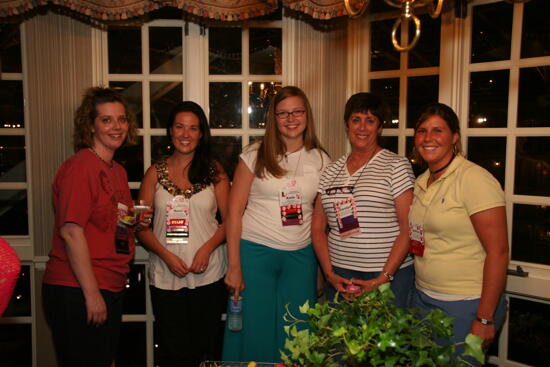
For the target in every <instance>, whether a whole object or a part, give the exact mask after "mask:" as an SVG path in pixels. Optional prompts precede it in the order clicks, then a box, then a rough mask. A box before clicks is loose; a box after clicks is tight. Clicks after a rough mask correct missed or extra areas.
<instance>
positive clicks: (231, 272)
mask: <svg viewBox="0 0 550 367" xmlns="http://www.w3.org/2000/svg"><path fill="white" fill-rule="evenodd" d="M224 281H225V285H226V286H227V288H229V291H230V292H231V293H232V294H233V296H235V299H237V298H239V294H240V293H241V292H242V291H243V289H244V282H243V272H242V270H241V267H240V266H234V267H229V269H227V274H226V275H225V280H224Z"/></svg>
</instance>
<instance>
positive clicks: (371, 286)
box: [353, 275, 388, 292]
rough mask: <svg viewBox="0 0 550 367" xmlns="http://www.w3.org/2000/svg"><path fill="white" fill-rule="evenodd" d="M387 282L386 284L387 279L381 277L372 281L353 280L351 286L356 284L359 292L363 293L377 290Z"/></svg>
mask: <svg viewBox="0 0 550 367" xmlns="http://www.w3.org/2000/svg"><path fill="white" fill-rule="evenodd" d="M387 282H388V279H387V278H386V277H384V276H383V275H382V276H379V277H377V278H374V279H369V280H359V279H353V284H357V285H358V286H360V287H361V291H363V292H372V291H373V290H375V289H377V288H378V287H379V286H380V285H382V284H384V283H387Z"/></svg>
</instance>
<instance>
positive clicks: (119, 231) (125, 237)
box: [115, 203, 130, 255]
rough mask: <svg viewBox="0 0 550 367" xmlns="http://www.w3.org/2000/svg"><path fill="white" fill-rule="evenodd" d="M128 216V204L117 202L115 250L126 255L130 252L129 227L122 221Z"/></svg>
mask: <svg viewBox="0 0 550 367" xmlns="http://www.w3.org/2000/svg"><path fill="white" fill-rule="evenodd" d="M127 216H128V206H127V205H125V204H123V203H118V204H117V225H116V230H115V251H116V253H117V254H124V255H128V254H129V253H130V246H129V238H130V234H129V233H128V231H129V229H128V227H127V224H126V223H125V221H124V218H126V217H127Z"/></svg>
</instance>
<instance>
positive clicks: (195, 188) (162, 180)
mask: <svg viewBox="0 0 550 367" xmlns="http://www.w3.org/2000/svg"><path fill="white" fill-rule="evenodd" d="M156 167H157V178H158V182H159V184H161V185H162V187H164V188H165V189H166V191H168V192H169V193H170V194H172V196H184V197H185V198H186V199H190V198H191V196H193V195H195V194H197V193H199V192H201V191H202V190H204V189H205V188H207V187H208V186H210V183H205V182H200V183H195V184H193V185H191V187H189V188H187V189H185V190H183V189H181V188H179V187H178V186H176V184H174V183H173V182H172V180H170V177H168V161H167V157H163V158H161V159H160V160H159V161H158V162H157V163H156ZM208 175H209V178H210V180H211V182H213V178H214V176H215V172H214V167H213V166H212V165H211V166H209V167H208Z"/></svg>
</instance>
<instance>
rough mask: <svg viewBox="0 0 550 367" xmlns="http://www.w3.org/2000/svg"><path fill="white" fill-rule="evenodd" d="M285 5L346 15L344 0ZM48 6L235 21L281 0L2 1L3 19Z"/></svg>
mask: <svg viewBox="0 0 550 367" xmlns="http://www.w3.org/2000/svg"><path fill="white" fill-rule="evenodd" d="M282 5H283V6H284V7H287V8H289V9H292V10H294V11H298V12H302V13H306V14H308V15H310V16H311V17H313V18H315V19H331V18H335V17H339V16H342V15H345V14H346V13H345V8H344V2H343V0H283V1H282ZM45 6H54V7H56V8H60V9H63V10H68V11H70V12H75V13H77V14H80V15H83V16H86V17H89V18H91V19H92V20H93V21H96V22H109V21H117V20H128V19H131V18H135V17H139V16H143V15H145V14H146V13H148V12H150V11H153V10H157V9H159V8H162V7H165V6H172V7H176V8H179V9H182V10H183V11H184V12H186V13H188V14H192V15H194V16H197V17H201V18H208V19H214V20H221V21H236V20H244V19H249V18H254V17H258V16H262V15H266V14H269V13H272V12H274V11H275V10H276V9H277V8H278V7H279V6H280V5H279V1H278V0H0V18H2V17H4V18H5V17H12V16H24V15H25V14H27V13H30V12H32V11H34V10H38V9H39V8H42V7H45Z"/></svg>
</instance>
